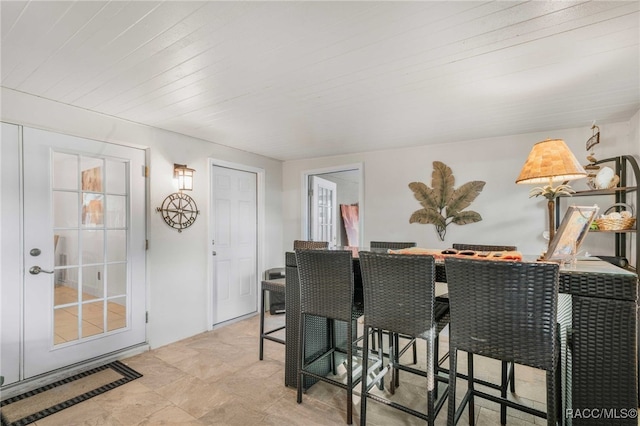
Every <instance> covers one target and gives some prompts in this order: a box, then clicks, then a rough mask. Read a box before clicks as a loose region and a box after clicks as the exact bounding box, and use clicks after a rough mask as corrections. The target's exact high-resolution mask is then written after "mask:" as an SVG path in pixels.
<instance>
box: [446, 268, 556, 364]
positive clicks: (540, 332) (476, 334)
mask: <svg viewBox="0 0 640 426" xmlns="http://www.w3.org/2000/svg"><path fill="white" fill-rule="evenodd" d="M445 265H446V266H445V267H446V269H447V279H448V285H449V305H450V310H451V311H450V321H451V322H450V324H449V326H450V337H449V338H450V343H452V344H453V345H454V346H455V347H457V348H458V349H461V350H463V351H467V352H473V353H475V354H480V355H486V356H489V357H492V358H497V359H501V360H507V361H514V362H516V363H518V364H524V365H528V366H531V367H535V368H541V369H545V370H548V369H550V368H552V367H553V362H554V354H555V352H556V315H557V304H558V279H559V267H558V265H557V264H554V263H533V262H532V263H525V262H506V261H490V260H471V259H457V258H447V259H446V260H445Z"/></svg>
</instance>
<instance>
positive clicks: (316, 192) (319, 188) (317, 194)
mask: <svg viewBox="0 0 640 426" xmlns="http://www.w3.org/2000/svg"><path fill="white" fill-rule="evenodd" d="M336 188H337V185H336V184H335V182H331V181H329V180H326V179H323V178H321V177H319V176H311V200H310V208H309V211H310V213H311V232H310V235H311V240H312V241H328V242H329V245H330V246H335V245H336V232H337V223H338V216H337V215H338V205H337V201H336V199H337V191H336Z"/></svg>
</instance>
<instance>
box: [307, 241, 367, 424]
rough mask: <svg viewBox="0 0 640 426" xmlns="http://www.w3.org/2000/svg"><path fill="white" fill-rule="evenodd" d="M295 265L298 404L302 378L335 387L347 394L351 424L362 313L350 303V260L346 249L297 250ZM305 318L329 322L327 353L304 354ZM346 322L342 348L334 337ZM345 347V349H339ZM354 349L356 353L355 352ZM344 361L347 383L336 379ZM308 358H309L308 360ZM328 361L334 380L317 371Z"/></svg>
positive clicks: (357, 378)
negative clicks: (311, 378)
mask: <svg viewBox="0 0 640 426" xmlns="http://www.w3.org/2000/svg"><path fill="white" fill-rule="evenodd" d="M296 263H297V265H298V277H299V282H300V326H299V332H300V338H299V341H298V344H299V348H298V356H299V358H298V383H297V388H298V397H297V401H298V403H301V402H302V391H303V386H304V385H303V384H304V382H305V380H304V379H305V376H308V377H313V378H315V379H317V380H321V381H324V382H326V383H329V384H332V385H335V386H338V387H340V388H342V389H345V390H346V391H347V424H352V422H353V388H354V387H355V386H357V384H358V383H359V381H360V377H361V376H358V377H354V355H357V348H354V347H355V346H356V345H357V341H358V340H359V339H358V338H357V330H356V320H357V319H358V318H359V317H360V316H362V314H363V312H362V311H359V310H357V309H356V308H355V306H354V304H353V293H354V290H353V287H354V281H353V259H352V252H351V251H348V250H317V249H297V250H296ZM307 316H314V317H323V318H326V319H327V321H328V335H329V339H328V342H327V343H328V344H327V347H328V350H326V351H325V352H324V353H314V354H306V353H305V349H306V340H307V339H312V338H313V337H314V336H307V335H306V333H305V323H306V320H307ZM337 321H341V322H344V323H346V325H347V326H346V342H344V344H343V345H341V344H340V342H338V341H337V338H336V334H337V333H336V328H335V327H336V322H337ZM342 346H344V347H342ZM354 349H355V350H354ZM339 354H341V355H342V356H343V358H344V365H345V367H346V383H344V381H340V380H338V379H337V378H335V376H336V374H337V363H338V362H340V361H341V360H339V359H338V357H337V355H339ZM309 355H311V359H308V357H309ZM327 358H329V359H330V361H331V367H332V368H333V374H334V376H333V377H330V376H327V375H325V374H321V373H319V372H318V368H317V365H322V364H323V363H325V362H326V361H325V360H326V359H327Z"/></svg>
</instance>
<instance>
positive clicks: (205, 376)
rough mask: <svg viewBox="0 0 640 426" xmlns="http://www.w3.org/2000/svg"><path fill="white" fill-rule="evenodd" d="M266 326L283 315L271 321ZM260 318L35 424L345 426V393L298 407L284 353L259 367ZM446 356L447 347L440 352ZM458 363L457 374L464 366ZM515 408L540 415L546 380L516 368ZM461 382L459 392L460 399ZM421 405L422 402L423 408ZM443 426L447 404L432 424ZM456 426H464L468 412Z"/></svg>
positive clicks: (405, 385) (373, 419)
mask: <svg viewBox="0 0 640 426" xmlns="http://www.w3.org/2000/svg"><path fill="white" fill-rule="evenodd" d="M267 319H268V321H270V323H271V324H276V323H277V322H281V321H283V320H284V316H283V315H276V316H274V317H269V316H268V315H267ZM258 330H259V318H258V316H254V317H251V318H249V319H246V320H243V321H239V322H237V323H234V324H230V325H227V326H225V327H222V328H219V329H217V330H214V331H211V332H206V333H202V334H199V335H197V336H193V337H191V338H189V339H186V340H183V341H180V342H176V343H173V344H171V345H167V346H164V347H161V348H158V349H155V350H152V351H149V352H145V353H143V354H140V355H136V356H134V357H131V358H127V359H124V360H123V362H124V363H125V364H127V365H129V366H131V367H132V368H134V369H136V370H137V371H139V372H140V373H142V374H143V375H144V377H142V378H140V379H137V380H134V381H133V382H130V383H127V384H125V385H123V386H120V387H118V388H116V389H113V390H111V391H109V392H106V393H105V394H102V395H99V396H96V397H94V398H92V399H90V400H88V401H85V402H83V403H80V404H78V405H75V406H73V407H70V408H68V409H66V410H63V411H61V412H59V413H57V414H54V415H51V416H49V417H46V418H44V419H42V420H40V421H38V422H37V423H35V424H36V426H50V425H64V426H69V425H113V426H118V425H242V426H250V425H304V426H311V425H343V424H345V419H346V412H345V408H346V402H345V400H346V394H345V391H343V390H341V389H338V388H336V387H334V386H330V385H326V384H324V383H318V384H316V385H314V386H313V387H312V388H311V389H309V390H308V392H307V393H306V394H305V395H304V396H303V402H302V404H297V403H296V390H295V389H293V388H288V387H285V386H284V349H285V348H284V346H282V345H279V344H277V343H274V342H269V341H266V342H265V359H264V360H263V361H259V360H258V333H259V332H258ZM441 347H442V349H441V351H442V352H444V351H446V341H445V342H443V344H442V345H441ZM459 358H461V367H460V369H461V371H465V370H466V369H465V367H464V365H466V359H465V357H464V356H463V354H460V356H459ZM499 369H500V366H499V363H498V362H497V361H491V362H489V361H487V360H485V361H484V362H483V361H482V359H478V361H476V370H477V374H478V375H479V376H483V377H485V378H487V377H491V375H493V377H499ZM516 375H517V379H518V382H517V391H518V395H517V396H516V397H515V398H518V399H519V400H520V401H524V402H525V403H528V404H531V405H532V406H535V407H537V408H539V409H544V403H543V402H542V401H545V391H544V373H540V372H538V371H536V370H533V369H529V368H526V367H522V368H518V369H517V370H516ZM410 377H412V375H408V374H406V373H403V374H402V375H401V380H402V382H401V386H400V388H399V390H398V392H397V393H396V397H397V398H405V399H410V400H415V401H417V402H421V401H420V397H419V396H420V395H421V390H420V389H421V387H422V388H424V386H422V383H421V382H420V380H424V379H418V380H414V379H410ZM464 389H465V386H464V384H463V383H462V382H461V383H460V384H459V385H458V391H459V392H464ZM424 405H425V406H426V403H424ZM367 407H368V411H367V424H368V425H371V426H393V425H422V424H426V423H425V422H424V421H421V420H419V419H417V418H415V417H412V416H408V415H406V414H404V413H402V412H400V411H398V410H395V409H392V408H389V407H386V406H383V405H381V404H378V403H376V402H374V401H370V402H369V403H368V405H367ZM359 410H360V399H359V397H355V402H354V424H356V425H357V424H359V422H360V416H359ZM509 413H510V415H513V417H511V416H510V417H509V418H508V422H507V424H508V425H510V426H521V425H532V424H546V423H545V422H544V420H543V419H538V418H534V417H533V416H530V415H528V414H524V413H521V412H517V411H514V410H509ZM445 423H446V404H445V406H444V408H443V410H442V411H441V412H440V414H439V415H438V418H437V421H436V424H438V425H444V424H445ZM499 423H500V422H499V413H498V411H497V405H495V404H493V403H491V402H487V401H481V400H478V401H476V424H478V425H492V426H493V425H497V424H499ZM460 424H468V420H467V417H466V412H465V414H464V416H463V418H462V419H461V422H460Z"/></svg>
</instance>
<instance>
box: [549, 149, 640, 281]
mask: <svg viewBox="0 0 640 426" xmlns="http://www.w3.org/2000/svg"><path fill="white" fill-rule="evenodd" d="M594 164H596V165H601V164H605V165H613V166H614V167H613V168H614V170H615V173H616V174H617V175H618V176H619V177H620V183H619V184H618V186H616V187H615V188H609V189H594V190H587V191H577V192H575V193H574V194H573V195H572V196H573V197H592V196H611V197H612V198H613V202H614V203H625V204H628V203H629V202H630V201H631V200H634V202H633V207H634V209H635V214H636V217H637V213H638V209H640V190H638V185H640V168H639V167H638V162H637V161H636V159H635V158H634V157H633V156H631V155H620V156H618V157H611V158H605V159H604V160H598V161H597V162H595V163H594ZM630 177H633V180H634V182H633V183H632V184H631V185H630V183H631V182H630V179H629V178H630ZM600 213H601V214H602V213H604V211H601V212H600ZM555 216H556V224H558V223H560V219H561V208H560V203H556V212H555ZM638 226H639V225H638V220H637V219H636V223H635V226H634V227H633V228H631V229H625V230H616V231H602V230H592V231H589V232H603V233H610V234H614V247H613V248H614V249H613V253H614V254H613V255H614V256H616V257H627V240H628V238H627V236H629V235H631V234H635V238H634V242H635V259H633V262H632V261H631V259H629V260H630V262H629V263H630V265H631V264H633V267H631V266H629V268H628V269H631V270H632V271H633V272H636V273H637V270H638V258H639V253H640V239H638V235H637V233H638Z"/></svg>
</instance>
